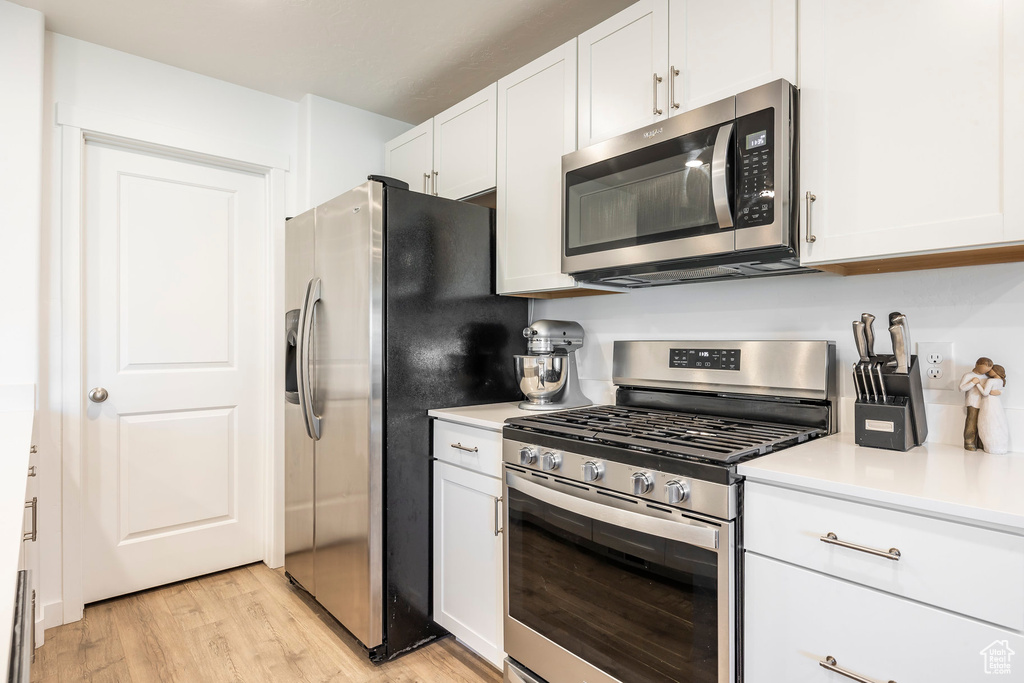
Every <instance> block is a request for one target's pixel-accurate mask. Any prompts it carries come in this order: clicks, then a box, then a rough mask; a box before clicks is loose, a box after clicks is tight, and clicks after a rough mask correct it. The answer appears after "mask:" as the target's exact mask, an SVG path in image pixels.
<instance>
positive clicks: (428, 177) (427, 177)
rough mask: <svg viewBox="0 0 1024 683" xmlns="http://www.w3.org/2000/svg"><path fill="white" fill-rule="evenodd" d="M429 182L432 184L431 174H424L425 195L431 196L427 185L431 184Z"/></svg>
mask: <svg viewBox="0 0 1024 683" xmlns="http://www.w3.org/2000/svg"><path fill="white" fill-rule="evenodd" d="M429 182H430V174H429V173H424V174H423V194H430V193H429V192H428V191H427V183H429Z"/></svg>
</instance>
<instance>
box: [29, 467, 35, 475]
mask: <svg viewBox="0 0 1024 683" xmlns="http://www.w3.org/2000/svg"><path fill="white" fill-rule="evenodd" d="M28 476H30V477H34V476H36V466H35V465H30V466H29V468H28Z"/></svg>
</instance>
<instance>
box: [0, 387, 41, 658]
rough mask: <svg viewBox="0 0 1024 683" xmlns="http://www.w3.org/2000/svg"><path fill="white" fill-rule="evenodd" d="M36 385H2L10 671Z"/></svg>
mask: <svg viewBox="0 0 1024 683" xmlns="http://www.w3.org/2000/svg"><path fill="white" fill-rule="evenodd" d="M34 404H35V387H33V386H31V385H28V386H27V387H26V386H10V387H6V386H5V387H0V671H3V672H4V675H5V676H6V672H7V670H8V663H9V662H8V660H9V659H10V654H11V631H12V628H11V627H12V626H13V623H14V593H15V589H16V588H17V585H18V584H17V581H18V562H19V559H20V557H21V543H22V541H21V536H22V533H23V528H24V520H25V487H26V482H27V479H26V478H27V476H28V463H29V458H30V457H31V456H30V454H29V449H30V448H31V446H32V421H33V419H34V417H35V410H34V408H35V405H34Z"/></svg>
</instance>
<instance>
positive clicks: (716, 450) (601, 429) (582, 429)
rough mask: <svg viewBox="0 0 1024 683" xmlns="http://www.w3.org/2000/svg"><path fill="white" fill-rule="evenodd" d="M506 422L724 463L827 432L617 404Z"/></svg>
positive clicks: (558, 434)
mask: <svg viewBox="0 0 1024 683" xmlns="http://www.w3.org/2000/svg"><path fill="white" fill-rule="evenodd" d="M505 424H506V425H508V426H511V427H515V428H518V429H523V430H528V431H532V432H537V433H541V434H549V435H552V436H561V437H566V438H571V439H577V440H581V441H588V442H596V443H601V444H605V445H608V446H618V447H622V448H626V449H630V450H635V451H642V452H649V453H660V454H664V455H673V456H677V457H682V458H689V459H694V460H704V461H713V462H719V463H723V464H729V463H734V462H737V461H739V460H743V459H745V458H749V457H753V456H757V455H764V454H765V453H770V452H772V451H775V450H780V449H782V448H786V447H788V446H792V445H796V444H798V443H803V442H804V441H807V440H808V439H811V438H815V437H817V436H824V435H825V433H826V432H825V430H823V429H819V428H816V427H806V426H801V425H791V424H779V423H775V422H758V421H752V420H744V419H738V418H733V417H717V416H714V415H700V414H696V413H683V412H676V411H671V410H655V409H650V408H635V407H629V406H617V405H606V406H591V407H587V408H577V409H575V410H565V411H559V412H552V413H538V414H536V415H530V416H528V417H519V418H512V419H509V420H507V421H506V422H505ZM520 438H522V437H520Z"/></svg>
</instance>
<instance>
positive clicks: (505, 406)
mask: <svg viewBox="0 0 1024 683" xmlns="http://www.w3.org/2000/svg"><path fill="white" fill-rule="evenodd" d="M537 414H538V411H536V410H522V409H521V408H519V401H513V402H511V403H488V404H486V405H482V406H467V407H465V408H439V409H435V410H428V411H427V415H429V416H430V417H436V418H437V419H439V420H447V421H448V422H458V423H459V424H464V425H469V426H470V427H481V428H483V429H489V430H491V431H492V432H500V431H501V428H502V427H503V426H504V424H505V420H507V419H509V418H510V417H528V416H530V415H537Z"/></svg>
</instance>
